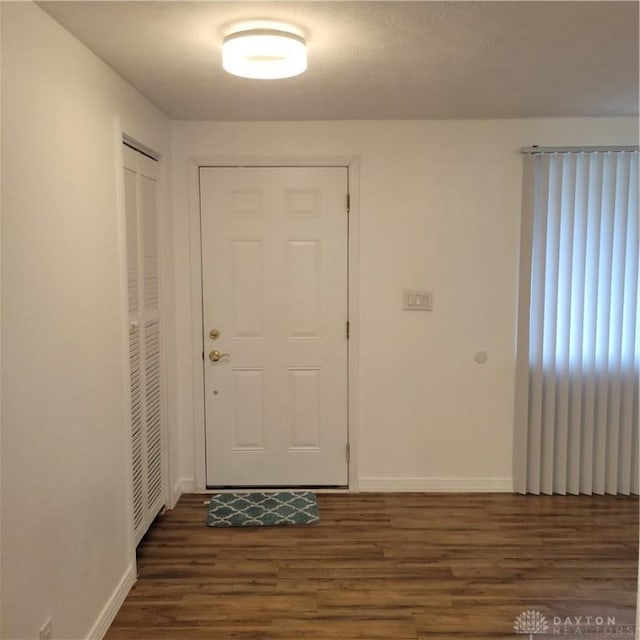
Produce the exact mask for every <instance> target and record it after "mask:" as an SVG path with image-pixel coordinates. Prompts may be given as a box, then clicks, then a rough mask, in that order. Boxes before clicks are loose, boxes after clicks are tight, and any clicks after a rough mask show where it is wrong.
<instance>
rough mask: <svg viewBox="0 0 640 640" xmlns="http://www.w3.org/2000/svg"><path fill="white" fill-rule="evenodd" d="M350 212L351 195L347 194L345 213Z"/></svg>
mask: <svg viewBox="0 0 640 640" xmlns="http://www.w3.org/2000/svg"><path fill="white" fill-rule="evenodd" d="M350 212H351V194H350V193H347V213H350Z"/></svg>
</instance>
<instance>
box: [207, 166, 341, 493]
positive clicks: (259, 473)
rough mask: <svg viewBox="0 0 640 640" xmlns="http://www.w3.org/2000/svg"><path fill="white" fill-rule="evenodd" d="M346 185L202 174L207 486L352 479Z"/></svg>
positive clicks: (288, 175) (316, 179) (268, 174)
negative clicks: (349, 462)
mask: <svg viewBox="0 0 640 640" xmlns="http://www.w3.org/2000/svg"><path fill="white" fill-rule="evenodd" d="M347 185H348V174H347V168H346V167H202V168H201V169H200V207H201V217H202V220H201V222H202V285H203V344H204V381H205V388H204V392H205V422H206V427H205V429H206V470H207V486H209V487H215V486H245V487H250V486H303V485H307V486H311V485H318V486H323V485H324V486H328V485H338V486H344V485H346V484H347V482H348V477H347V455H346V451H347V443H348V435H347V344H348V343H347V320H348V316H347V311H348V304H347V303H348V300H347V274H348V235H347V234H348V215H347ZM216 352H217V353H216ZM223 354H224V355H223ZM226 354H228V355H226ZM217 357H219V358H220V359H218V360H217V361H213V360H212V358H213V359H215V358H217Z"/></svg>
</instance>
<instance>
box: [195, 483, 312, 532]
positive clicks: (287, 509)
mask: <svg viewBox="0 0 640 640" xmlns="http://www.w3.org/2000/svg"><path fill="white" fill-rule="evenodd" d="M319 521H320V515H319V513H318V500H317V498H316V496H315V494H314V493H311V492H310V491H296V492H293V491H279V492H276V493H259V492H248V493H219V494H217V495H215V496H213V498H211V500H210V502H209V508H208V511H207V526H208V527H265V526H272V525H287V524H316V523H317V522H319Z"/></svg>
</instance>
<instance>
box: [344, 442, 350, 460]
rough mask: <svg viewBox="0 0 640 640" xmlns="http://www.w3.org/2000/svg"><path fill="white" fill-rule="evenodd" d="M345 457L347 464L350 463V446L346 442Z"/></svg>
mask: <svg viewBox="0 0 640 640" xmlns="http://www.w3.org/2000/svg"><path fill="white" fill-rule="evenodd" d="M344 453H345V457H346V458H347V462H351V445H350V444H349V443H348V442H347V446H346V447H345V450H344Z"/></svg>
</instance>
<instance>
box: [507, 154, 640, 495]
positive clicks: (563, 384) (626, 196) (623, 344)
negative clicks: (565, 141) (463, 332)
mask: <svg viewBox="0 0 640 640" xmlns="http://www.w3.org/2000/svg"><path fill="white" fill-rule="evenodd" d="M639 226H640V225H639V214H638V151H637V150H634V151H628V150H625V151H611V150H607V151H598V150H589V151H574V150H571V151H553V152H541V153H531V154H528V155H525V156H524V180H523V215H522V231H521V258H520V289H519V303H518V344H517V352H518V357H517V376H516V408H515V438H514V488H515V490H516V491H517V492H519V493H534V494H539V493H544V494H552V493H558V494H566V493H570V494H578V493H585V494H594V493H595V494H605V493H608V494H630V493H635V494H637V493H638V430H639V428H638V422H639V412H638V377H639V376H638V370H639V363H640V335H639V334H640V329H639V327H638V261H639V254H638V247H639V243H640V239H639Z"/></svg>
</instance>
